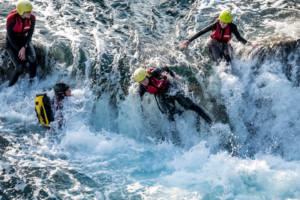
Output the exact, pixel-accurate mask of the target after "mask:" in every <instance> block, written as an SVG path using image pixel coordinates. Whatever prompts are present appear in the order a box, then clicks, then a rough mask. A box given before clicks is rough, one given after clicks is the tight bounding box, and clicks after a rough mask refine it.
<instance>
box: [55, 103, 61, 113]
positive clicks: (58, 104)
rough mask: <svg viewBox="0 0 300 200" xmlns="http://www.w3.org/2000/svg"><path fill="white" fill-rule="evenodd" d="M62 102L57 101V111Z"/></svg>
mask: <svg viewBox="0 0 300 200" xmlns="http://www.w3.org/2000/svg"><path fill="white" fill-rule="evenodd" d="M60 104H61V101H57V102H56V107H55V111H57V110H58V108H59V106H60Z"/></svg>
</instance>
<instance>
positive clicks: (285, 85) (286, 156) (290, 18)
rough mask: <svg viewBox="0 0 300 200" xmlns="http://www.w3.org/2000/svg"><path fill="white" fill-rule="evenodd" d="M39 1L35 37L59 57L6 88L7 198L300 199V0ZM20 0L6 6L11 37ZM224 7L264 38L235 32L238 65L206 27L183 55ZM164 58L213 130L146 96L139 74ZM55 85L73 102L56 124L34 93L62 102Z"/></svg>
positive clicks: (2, 88) (2, 124) (3, 193)
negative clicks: (47, 68) (224, 56)
mask: <svg viewBox="0 0 300 200" xmlns="http://www.w3.org/2000/svg"><path fill="white" fill-rule="evenodd" d="M31 2H32V4H33V6H34V10H33V13H34V14H35V15H36V17H37V23H36V29H35V33H34V38H33V41H34V42H36V43H40V44H42V45H44V46H45V48H46V49H47V51H49V52H50V53H51V55H52V56H53V58H54V60H55V61H56V64H55V65H53V67H52V70H51V73H49V74H48V75H47V76H46V77H40V76H39V72H41V71H40V70H41V69H40V68H38V72H37V74H38V75H37V78H36V80H35V83H34V84H33V85H31V86H30V85H29V84H28V78H29V77H28V74H24V75H22V76H21V77H20V79H19V80H18V82H17V83H16V84H15V85H14V86H13V87H10V88H7V87H6V85H7V82H6V83H3V84H2V85H0V102H1V106H0V136H1V138H0V143H1V145H0V147H1V151H0V158H1V159H0V171H1V174H0V198H1V199H3V200H4V199H49V200H50V199H51V200H52V199H111V200H113V199H116V200H117V199H118V200H119V199H132V200H136V199H149V200H150V199H160V200H164V199H174V200H175V199H180V200H181V199H186V200H191V199H194V200H196V199H197V200H198V199H199V200H200V199H240V200H243V199H259V200H260V199H300V181H299V180H300V152H299V150H300V148H299V142H300V131H299V130H300V125H299V118H300V108H299V106H298V103H299V101H300V96H299V93H300V89H299V80H300V79H299V78H300V77H299V64H300V56H299V55H300V54H299V53H300V42H299V41H297V40H299V36H300V34H299V33H300V28H299V27H300V26H299V25H300V22H299V20H298V19H299V16H300V6H299V5H300V2H299V0H276V1H275V0H268V1H262V0H256V1H234V0H232V1H230V0H211V1H209V0H191V1H187V0H177V1H174V0H173V1H163V0H149V1H141V0H128V1H124V0H123V1H119V0H118V1H117V0H112V1H107V0H105V1H97V0H84V1H83V0H66V1H63V0H53V1H46V0H34V1H31ZM16 3H17V2H16V1H13V0H2V1H0V30H1V31H0V34H1V35H3V36H5V34H6V30H5V23H6V19H5V18H6V16H7V15H8V14H9V12H10V11H11V10H13V9H15V6H16ZM223 10H230V11H231V12H232V13H233V16H234V23H236V24H237V25H238V29H239V31H240V33H241V34H242V36H244V37H245V38H246V39H248V40H249V41H253V42H255V41H262V42H264V44H265V45H263V46H260V47H258V48H255V49H253V48H252V47H250V46H245V45H243V44H241V43H239V42H237V40H236V39H235V38H234V36H233V38H234V39H233V41H232V42H231V44H232V46H233V48H234V53H233V55H234V60H233V62H232V65H231V66H230V67H228V66H226V65H225V64H224V63H221V64H220V66H215V64H214V62H212V59H211V57H210V56H209V52H208V47H207V44H208V41H209V34H208V33H207V34H205V35H203V36H201V37H200V38H198V39H197V40H195V41H194V42H193V43H191V44H190V46H189V48H188V49H187V50H184V51H180V50H179V48H178V46H179V44H180V43H181V42H183V41H185V40H186V39H187V38H188V37H190V36H192V35H193V34H195V33H196V32H197V31H198V30H200V29H202V28H203V27H205V26H207V25H209V24H211V23H212V22H213V21H214V20H215V19H216V18H217V17H218V15H219V13H220V12H222V11H223ZM279 43H280V45H278V44H279ZM0 63H1V60H0ZM165 65H168V66H170V68H171V69H172V70H173V71H175V72H176V73H177V74H179V75H181V76H182V78H183V81H182V83H181V86H182V88H183V89H184V91H185V93H186V94H187V95H190V96H191V97H192V98H193V100H194V101H195V102H196V103H197V104H199V105H201V106H203V107H204V108H205V109H206V110H207V111H208V112H209V113H211V115H212V116H213V117H214V119H215V120H216V123H215V124H214V125H213V126H212V127H209V126H208V125H207V124H206V123H205V122H204V121H203V120H202V119H201V118H199V117H198V116H196V114H195V113H194V112H192V111H184V112H183V114H182V115H181V116H179V117H176V120H175V122H169V121H168V120H167V119H166V117H165V116H164V115H163V114H162V113H160V111H159V109H158V107H157V104H156V101H155V99H154V97H153V96H151V95H148V94H146V95H145V98H144V100H143V101H141V100H140V98H139V95H138V92H137V89H138V84H137V83H135V81H134V79H133V78H132V74H133V72H134V70H135V69H137V68H138V67H144V68H150V67H161V66H165ZM57 81H65V82H68V83H69V84H70V86H71V89H72V96H71V97H69V98H66V99H65V102H64V110H63V114H64V118H65V120H66V123H65V126H64V127H63V128H62V129H61V130H59V129H57V124H56V123H53V124H52V126H53V127H54V128H55V130H56V131H47V130H45V129H44V128H43V127H42V126H41V125H40V124H39V123H38V122H37V118H36V114H35V111H34V104H33V100H34V98H35V95H36V94H39V93H45V92H47V94H48V96H50V97H51V98H53V97H54V92H53V90H52V87H53V85H54V84H55V83H56V82H57ZM141 106H142V107H143V112H142V109H141ZM177 106H178V107H179V108H180V109H182V110H183V108H181V107H180V105H177ZM174 134H176V135H177V137H178V138H179V142H178V141H176V142H174V140H172V139H171V138H172V135H174ZM162 137H164V138H166V139H165V140H162V139H161V138H162ZM3 138H4V139H3Z"/></svg>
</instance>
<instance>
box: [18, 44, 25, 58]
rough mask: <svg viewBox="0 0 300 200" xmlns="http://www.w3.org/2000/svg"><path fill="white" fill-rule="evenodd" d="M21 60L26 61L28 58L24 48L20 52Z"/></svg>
mask: <svg viewBox="0 0 300 200" xmlns="http://www.w3.org/2000/svg"><path fill="white" fill-rule="evenodd" d="M19 58H20V59H21V60H26V57H25V48H24V47H22V49H21V50H20V51H19Z"/></svg>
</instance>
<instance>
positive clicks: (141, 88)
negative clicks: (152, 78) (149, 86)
mask: <svg viewBox="0 0 300 200" xmlns="http://www.w3.org/2000/svg"><path fill="white" fill-rule="evenodd" d="M145 92H147V90H146V89H145V88H144V87H143V86H142V84H140V88H139V93H140V97H142V96H143V95H144V94H145Z"/></svg>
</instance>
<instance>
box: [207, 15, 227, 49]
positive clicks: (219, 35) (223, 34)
mask: <svg viewBox="0 0 300 200" xmlns="http://www.w3.org/2000/svg"><path fill="white" fill-rule="evenodd" d="M218 21H220V20H219V19H216V20H215V22H218ZM210 37H211V39H212V40H213V41H215V42H216V41H218V42H220V43H223V44H225V43H228V42H229V41H230V40H231V38H232V36H231V31H230V26H229V24H228V26H227V27H226V28H225V30H222V28H221V25H220V24H219V23H217V28H216V30H215V31H212V32H211V33H210Z"/></svg>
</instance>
